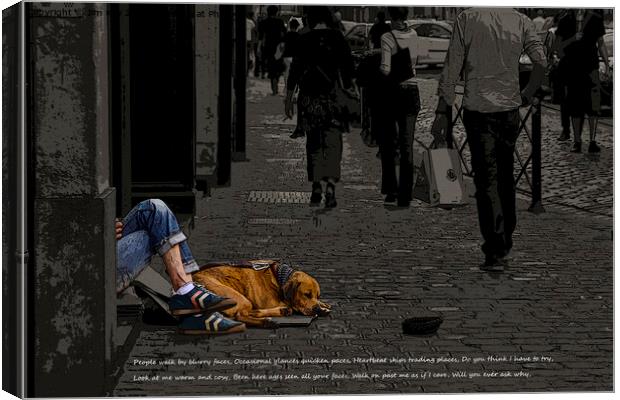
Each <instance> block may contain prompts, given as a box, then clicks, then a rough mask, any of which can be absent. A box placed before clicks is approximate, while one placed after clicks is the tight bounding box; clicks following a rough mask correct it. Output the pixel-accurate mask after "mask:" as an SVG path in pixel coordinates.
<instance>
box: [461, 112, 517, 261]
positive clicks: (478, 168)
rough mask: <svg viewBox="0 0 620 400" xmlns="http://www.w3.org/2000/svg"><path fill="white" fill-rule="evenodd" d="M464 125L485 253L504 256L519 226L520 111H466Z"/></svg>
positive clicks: (510, 246)
mask: <svg viewBox="0 0 620 400" xmlns="http://www.w3.org/2000/svg"><path fill="white" fill-rule="evenodd" d="M463 123H464V125H465V130H466V132H467V141H468V142H469V149H470V152H471V163H472V169H473V172H474V183H475V185H476V203H477V206H478V221H479V223H480V232H481V233H482V237H483V239H484V244H483V245H482V251H483V252H484V253H485V254H486V255H487V256H494V257H503V256H505V255H507V254H508V252H509V251H510V249H511V248H512V234H513V232H514V230H515V226H516V224H517V214H516V200H515V181H514V148H515V142H516V140H517V136H518V135H519V132H518V131H519V111H518V110H512V111H505V112H496V113H480V112H477V111H469V110H465V111H464V114H463Z"/></svg>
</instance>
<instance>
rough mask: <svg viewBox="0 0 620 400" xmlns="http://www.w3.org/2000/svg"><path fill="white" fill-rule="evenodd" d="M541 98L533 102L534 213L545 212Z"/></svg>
mask: <svg viewBox="0 0 620 400" xmlns="http://www.w3.org/2000/svg"><path fill="white" fill-rule="evenodd" d="M540 113H541V106H540V99H538V98H535V99H534V102H533V104H532V204H531V205H530V208H529V211H531V212H533V213H534V214H540V213H543V212H545V208H544V207H543V205H542V134H541V129H540V128H541V114H540Z"/></svg>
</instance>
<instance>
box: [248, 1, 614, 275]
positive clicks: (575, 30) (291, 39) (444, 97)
mask: <svg viewBox="0 0 620 400" xmlns="http://www.w3.org/2000/svg"><path fill="white" fill-rule="evenodd" d="M305 10H306V15H304V17H303V23H302V24H299V21H298V20H297V19H293V18H291V19H290V21H289V24H288V32H287V29H286V27H285V24H284V22H283V21H282V20H281V19H279V18H277V14H278V8H277V7H276V6H270V7H269V8H268V10H267V11H268V17H267V18H266V19H265V20H263V21H261V22H260V23H259V24H258V25H257V34H256V35H255V36H256V42H257V45H256V46H250V45H248V49H253V48H257V49H258V50H257V59H259V61H257V62H256V63H254V74H255V75H256V76H262V74H264V73H265V72H267V73H268V77H269V78H270V79H271V84H272V91H273V94H277V93H278V91H277V86H278V81H279V78H280V77H281V75H282V74H283V73H285V74H286V78H285V83H286V98H285V114H286V115H287V116H288V117H290V118H292V117H293V115H294V114H295V112H296V113H297V128H296V130H295V132H294V133H293V135H292V136H291V137H305V138H306V152H307V173H308V181H309V182H310V183H311V185H312V186H311V190H312V195H311V200H310V201H311V204H312V205H318V204H320V203H321V201H322V200H323V196H324V198H325V207H328V208H332V207H335V206H336V205H337V201H336V185H337V183H338V181H339V180H340V177H341V176H340V164H341V161H342V133H343V132H346V131H347V130H348V127H349V123H350V122H351V121H350V113H347V112H344V111H343V110H344V109H346V108H347V106H346V103H347V102H348V101H350V98H348V97H350V96H347V95H346V93H347V92H348V93H351V92H354V93H359V91H358V85H359V86H360V87H362V86H363V90H364V95H365V101H366V102H367V104H369V108H370V113H369V114H370V131H371V138H372V140H371V142H372V143H376V144H377V145H378V147H379V151H378V154H377V155H378V157H379V158H380V160H381V161H380V162H381V167H382V174H381V193H382V194H383V195H384V196H385V197H384V202H385V204H386V205H394V206H397V207H403V208H406V207H409V206H410V202H411V196H412V187H413V184H414V182H413V179H414V163H413V151H412V150H413V140H414V132H415V125H416V119H417V115H418V113H419V111H420V96H419V91H418V87H417V82H416V77H415V76H416V68H415V67H416V63H417V59H418V56H419V55H420V54H421V52H422V50H421V45H420V38H418V36H417V33H416V31H415V30H414V29H413V28H412V27H410V26H409V25H408V24H407V23H406V20H407V8H406V7H388V8H387V10H388V14H389V22H388V21H386V15H385V13H383V12H379V13H378V14H377V16H376V19H375V24H374V25H373V26H372V28H371V29H370V31H369V33H368V50H367V52H366V53H367V54H368V60H371V61H370V62H365V63H364V66H363V72H362V64H360V65H359V68H358V69H357V70H355V67H354V60H353V57H352V53H351V49H350V47H349V45H348V43H347V41H346V40H345V38H344V26H343V23H342V16H341V15H340V13H339V12H336V13H332V12H331V11H330V9H329V7H327V6H313V7H307V8H305ZM300 25H301V26H300ZM248 26H253V25H252V23H250V22H249V23H248ZM254 26H255V25H254ZM300 28H301V29H300ZM604 34H605V28H604V26H603V16H602V12H601V11H600V10H577V9H571V10H564V11H562V12H560V13H558V14H555V15H551V16H546V15H545V12H544V11H543V10H539V11H538V12H537V16H536V17H535V18H534V19H533V20H532V19H530V18H528V17H527V16H525V15H524V14H522V13H520V12H518V11H516V10H515V9H511V8H477V7H473V8H468V9H465V10H463V11H461V12H460V13H459V14H458V16H457V18H456V20H455V21H454V24H453V31H452V36H451V39H450V44H449V49H448V53H447V56H446V60H445V63H444V67H443V70H442V73H441V77H440V82H439V89H438V97H439V102H438V105H437V108H436V110H435V115H436V118H435V121H434V123H433V127H432V134H433V136H434V146H437V147H441V146H444V145H445V144H446V134H447V132H448V126H447V125H448V123H449V121H448V115H449V111H450V109H451V107H452V104H454V99H455V86H456V84H457V83H458V82H464V84H465V95H464V99H463V104H462V106H463V116H464V118H463V119H464V125H465V130H466V134H467V139H468V144H469V148H470V152H471V158H472V169H473V172H474V183H475V186H476V201H477V208H478V215H479V224H480V230H481V233H482V236H483V238H484V244H483V246H482V250H483V252H484V254H485V263H484V267H485V268H488V269H502V268H503V265H504V263H505V258H506V256H507V255H508V254H509V252H510V250H511V248H512V233H513V231H514V229H515V226H516V222H517V219H516V210H515V183H514V175H513V173H514V171H513V168H514V165H513V164H514V158H513V153H514V147H515V143H516V140H517V137H518V135H519V126H520V123H521V121H520V116H519V107H521V106H523V105H528V104H530V103H532V102H535V101H538V100H537V98H536V96H537V93H538V90H539V88H540V86H541V84H542V81H543V78H544V76H545V74H548V75H549V76H550V78H551V83H552V84H553V86H554V91H555V93H556V96H554V97H555V98H556V100H558V101H559V102H560V104H561V113H562V119H561V120H562V133H561V135H560V137H559V139H560V140H567V139H569V137H570V136H569V135H570V129H571V127H572V130H573V135H574V136H573V137H574V144H573V147H572V150H571V151H573V152H580V151H581V141H582V140H581V134H582V130H583V125H584V122H585V116H586V115H587V116H588V123H589V127H590V143H589V146H588V151H589V152H598V151H600V148H599V147H598V145H597V143H596V140H595V139H596V136H595V135H596V125H597V117H598V114H599V112H600V108H601V107H600V103H601V99H600V82H601V78H602V79H606V78H607V77H608V76H609V72H610V67H609V63H608V57H607V52H606V48H605V45H604V43H603V39H602V38H603V35H604ZM251 37H254V36H251V35H250V34H248V40H251V39H250V38H251ZM252 40H253V39H252ZM300 49H303V50H302V51H300ZM524 53H525V54H527V55H528V56H529V59H530V60H531V62H532V71H531V73H530V76H529V81H527V82H525V84H524V82H522V81H521V73H520V72H521V71H520V68H519V60H520V59H521V56H522V55H523V54H524ZM599 56H600V57H601V58H602V59H603V61H604V65H605V69H604V71H603V76H599ZM260 60H262V61H260ZM350 108H351V107H349V109H350ZM295 110H296V111H295Z"/></svg>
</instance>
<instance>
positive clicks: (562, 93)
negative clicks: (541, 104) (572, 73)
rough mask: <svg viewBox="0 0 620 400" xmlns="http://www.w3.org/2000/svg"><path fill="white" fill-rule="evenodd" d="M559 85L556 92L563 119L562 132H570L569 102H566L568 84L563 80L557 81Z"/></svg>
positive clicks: (561, 118)
mask: <svg viewBox="0 0 620 400" xmlns="http://www.w3.org/2000/svg"><path fill="white" fill-rule="evenodd" d="M556 84H557V85H558V88H557V91H556V92H555V93H556V99H555V100H557V102H558V103H559V104H560V120H561V121H562V132H566V133H568V132H570V113H569V112H568V104H567V102H566V99H567V97H566V85H565V84H564V83H562V82H557V83H556Z"/></svg>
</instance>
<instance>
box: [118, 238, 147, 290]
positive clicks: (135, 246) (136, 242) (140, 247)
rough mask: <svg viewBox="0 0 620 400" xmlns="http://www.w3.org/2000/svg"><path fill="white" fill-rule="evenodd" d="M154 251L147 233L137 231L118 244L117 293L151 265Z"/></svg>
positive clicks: (120, 240)
mask: <svg viewBox="0 0 620 400" xmlns="http://www.w3.org/2000/svg"><path fill="white" fill-rule="evenodd" d="M152 257H153V251H152V250H151V239H150V238H149V235H148V233H147V232H146V231H135V232H133V233H130V234H128V235H125V236H123V237H122V238H121V239H119V240H118V241H117V242H116V293H120V292H122V291H123V290H125V289H127V288H128V287H129V285H130V284H131V282H133V280H134V279H135V278H136V277H137V276H138V275H139V274H140V272H142V270H143V269H144V268H146V267H147V266H148V265H149V264H150V263H151V258H152Z"/></svg>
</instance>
